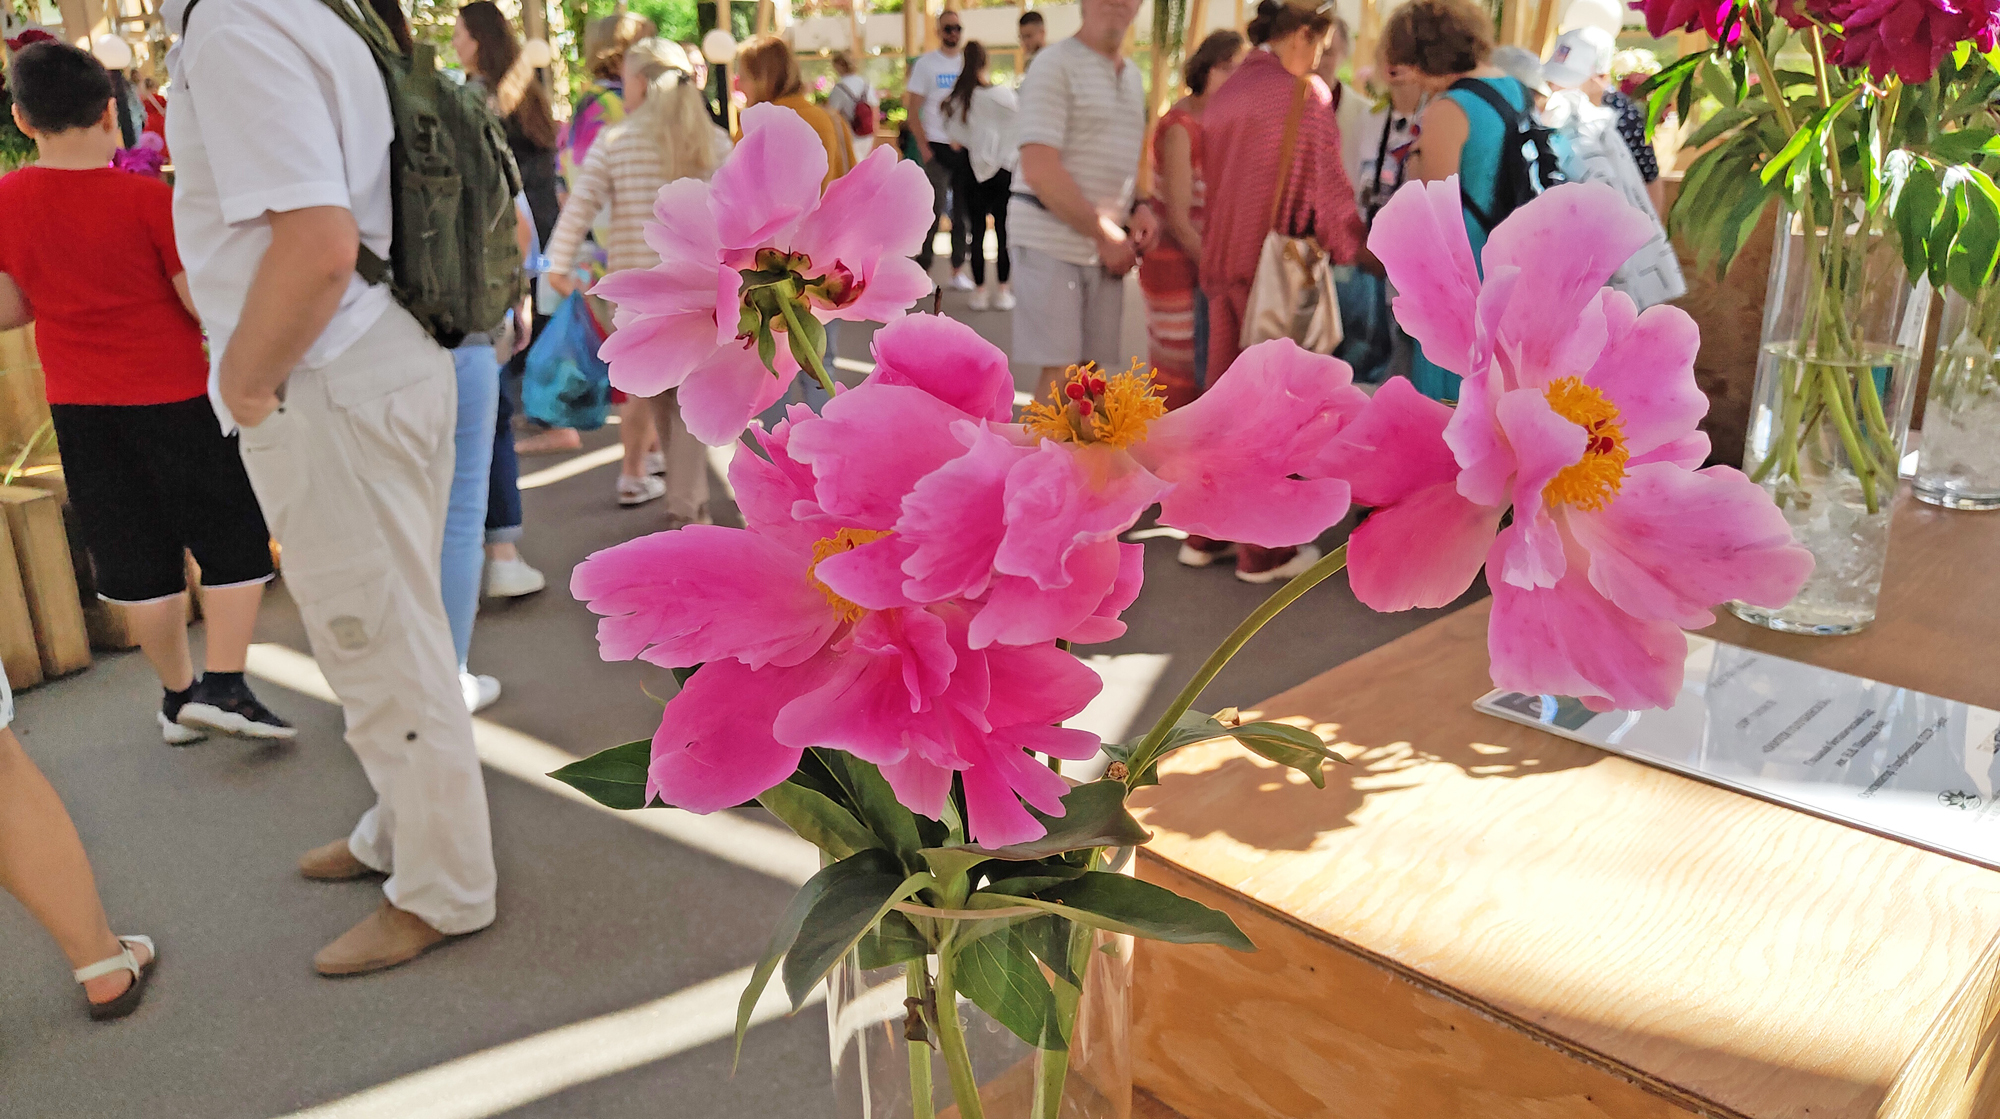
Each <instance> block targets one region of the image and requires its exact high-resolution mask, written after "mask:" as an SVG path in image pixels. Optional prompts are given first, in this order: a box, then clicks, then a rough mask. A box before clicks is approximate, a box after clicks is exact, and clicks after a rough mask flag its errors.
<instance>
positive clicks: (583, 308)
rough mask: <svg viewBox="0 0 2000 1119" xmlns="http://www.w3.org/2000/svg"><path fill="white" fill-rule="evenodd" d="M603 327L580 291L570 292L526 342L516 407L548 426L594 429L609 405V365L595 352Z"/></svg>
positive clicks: (601, 339)
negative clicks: (535, 335) (529, 343)
mask: <svg viewBox="0 0 2000 1119" xmlns="http://www.w3.org/2000/svg"><path fill="white" fill-rule="evenodd" d="M603 344H604V332H603V331H601V330H599V329H598V328H597V321H596V320H595V319H593V318H592V317H591V315H590V307H589V305H587V304H586V303H585V302H584V298H583V293H582V292H580V291H573V292H571V293H570V294H569V296H568V297H567V298H565V299H564V300H563V301H562V303H561V304H560V305H558V306H557V307H556V310H555V314H553V315H550V316H549V322H548V325H547V326H545V327H543V328H542V333H541V336H540V337H538V338H536V339H535V342H534V345H532V346H529V347H528V364H527V369H526V370H525V372H524V373H523V375H522V379H521V410H522V411H523V412H525V413H527V415H528V418H529V419H532V420H535V421H537V422H539V423H544V424H547V425H549V426H550V427H573V428H575V429H577V430H578V431H596V430H597V429H598V428H600V427H603V426H604V417H605V415H606V413H607V412H608V411H609V410H610V407H611V367H610V366H609V365H606V364H605V363H604V360H603V359H602V358H600V357H598V356H597V348H598V347H599V346H601V345H603Z"/></svg>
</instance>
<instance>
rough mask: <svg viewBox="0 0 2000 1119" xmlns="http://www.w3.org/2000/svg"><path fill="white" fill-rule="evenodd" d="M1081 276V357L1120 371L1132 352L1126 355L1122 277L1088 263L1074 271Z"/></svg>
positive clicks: (1101, 367)
mask: <svg viewBox="0 0 2000 1119" xmlns="http://www.w3.org/2000/svg"><path fill="white" fill-rule="evenodd" d="M1078 271H1079V272H1080V273H1081V275H1082V283H1081V284H1080V285H1079V291H1080V293H1081V295H1082V299H1083V306H1082V334H1083V339H1082V340H1083V357H1084V360H1086V361H1094V362H1096V363H1097V368H1098V369H1099V370H1100V371H1101V372H1104V373H1107V374H1109V373H1123V372H1124V371H1125V370H1126V369H1127V368H1128V367H1129V366H1130V365H1131V364H1132V359H1133V358H1134V357H1137V356H1138V355H1136V354H1127V353H1126V352H1125V348H1124V345H1123V335H1124V332H1125V278H1124V277H1123V276H1113V275H1112V274H1111V273H1109V272H1107V271H1105V270H1104V269H1103V268H1100V267H1096V266H1092V267H1089V268H1083V269H1079V270H1078Z"/></svg>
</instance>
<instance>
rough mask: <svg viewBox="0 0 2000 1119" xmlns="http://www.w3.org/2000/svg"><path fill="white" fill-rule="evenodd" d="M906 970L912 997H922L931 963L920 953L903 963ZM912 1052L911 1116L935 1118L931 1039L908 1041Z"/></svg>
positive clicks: (905, 1043)
mask: <svg viewBox="0 0 2000 1119" xmlns="http://www.w3.org/2000/svg"><path fill="white" fill-rule="evenodd" d="M903 972H904V974H905V975H906V976H908V977H909V983H908V986H907V988H906V989H907V990H908V991H909V992H910V997H911V998H913V999H917V1000H920V1002H919V1005H921V1000H922V999H923V997H924V987H925V986H926V985H927V982H928V980H929V979H930V965H929V964H928V963H926V962H925V958H924V957H922V956H918V957H917V958H916V959H914V960H911V961H910V962H909V963H908V964H906V965H904V968H903ZM903 1044H904V1045H905V1046H906V1047H907V1048H908V1049H909V1053H910V1101H911V1102H910V1116H911V1119H933V1117H934V1116H935V1115H936V1114H937V1105H936V1104H935V1103H933V1102H932V1101H931V1047H930V1044H929V1043H928V1042H922V1041H905V1042H904V1043H903Z"/></svg>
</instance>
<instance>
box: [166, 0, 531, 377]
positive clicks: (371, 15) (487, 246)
mask: <svg viewBox="0 0 2000 1119" xmlns="http://www.w3.org/2000/svg"><path fill="white" fill-rule="evenodd" d="M196 2H197V3H198V2H199V0H196ZM321 2H322V3H324V4H325V5H326V6H327V7H328V8H330V9H332V10H333V12H334V14H336V15H338V16H339V17H340V18H341V20H342V21H343V22H345V23H346V24H347V25H348V26H349V27H352V28H353V29H354V31H355V34H357V35H360V36H361V41H362V42H364V43H367V44H368V52H369V53H370V54H372V55H374V56H375V65H376V66H377V67H378V68H380V69H381V71H382V80H383V83H384V84H385V85H386V86H387V87H388V93H389V113H390V116H391V117H392V118H393V119H394V120H395V124H396V139H395V142H394V143H392V144H391V145H390V147H389V192H390V196H391V198H392V199H394V201H393V202H392V203H391V205H392V207H393V210H394V226H393V230H394V232H393V234H392V236H391V238H390V242H389V259H388V260H387V261H385V260H383V259H382V258H381V257H379V256H376V255H375V253H374V252H373V251H371V250H370V249H369V248H368V246H366V245H363V246H361V252H360V255H359V257H358V258H357V259H356V260H355V263H354V270H355V271H356V272H358V273H360V275H361V278H362V279H364V280H366V281H368V282H369V283H371V284H379V283H388V284H390V285H391V289H392V290H393V291H394V292H395V296H396V302H398V303H400V304H402V305H403V306H404V307H405V308H407V309H408V310H409V312H410V314H412V315H414V316H416V319H417V321H418V322H420V323H422V324H424V328H425V329H426V330H428V331H430V333H431V336H432V337H433V338H436V339H437V340H438V342H439V343H440V344H442V345H444V346H446V347H451V346H456V345H458V344H459V342H460V341H462V340H463V339H464V338H465V336H466V335H468V334H478V333H481V332H485V331H493V330H497V329H498V328H499V326H500V324H501V322H502V320H504V319H505V318H506V315H507V309H508V308H509V307H512V306H513V305H514V304H515V303H516V302H517V301H518V300H519V299H520V297H521V293H522V291H523V290H524V289H523V286H522V283H523V281H522V272H521V265H522V260H521V246H520V242H518V241H516V240H515V235H514V230H515V223H516V222H517V221H518V220H519V218H518V217H517V215H516V212H515V209H514V196H515V195H517V194H519V193H520V192H521V172H520V170H519V169H518V168H516V167H515V166H514V157H513V155H512V153H511V152H509V151H508V148H507V134H506V133H505V132H504V131H503V130H502V129H501V126H500V120H499V118H498V117H496V116H494V114H493V110H492V109H490V108H489V107H488V106H487V104H486V97H485V95H484V94H483V93H481V92H480V91H478V90H476V89H473V88H471V87H468V86H463V85H459V84H458V83H456V82H451V81H448V80H446V79H445V78H444V76H443V75H442V74H440V73H439V72H438V66H437V51H436V48H434V47H432V46H430V45H429V44H428V43H418V44H417V45H416V50H415V51H413V52H412V53H411V54H407V55H406V54H404V53H403V51H402V49H401V48H400V47H398V46H397V45H396V39H395V36H394V35H392V34H391V33H390V31H389V28H388V26H387V25H385V24H384V23H383V22H382V17H380V16H378V15H376V14H375V12H374V10H373V9H372V8H370V7H369V6H368V5H367V4H366V3H365V2H363V3H359V4H358V5H350V4H349V3H348V0H321ZM357 6H358V7H359V9H360V10H359V11H356V10H355V9H356V7H357ZM194 8H195V4H192V3H191V4H189V5H188V7H187V13H186V15H185V16H183V17H182V28H183V34H185V29H186V27H187V21H188V20H190V19H192V17H193V16H194Z"/></svg>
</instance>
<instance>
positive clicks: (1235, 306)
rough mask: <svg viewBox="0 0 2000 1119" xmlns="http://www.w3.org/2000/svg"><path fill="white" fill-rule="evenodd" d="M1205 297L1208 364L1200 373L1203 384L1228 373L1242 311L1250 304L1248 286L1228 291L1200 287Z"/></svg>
mask: <svg viewBox="0 0 2000 1119" xmlns="http://www.w3.org/2000/svg"><path fill="white" fill-rule="evenodd" d="M1202 292H1203V294H1205V295H1207V296H1208V365H1207V368H1205V369H1204V370H1203V371H1202V372H1203V376H1204V377H1205V378H1206V382H1205V383H1206V384H1211V385H1212V384H1214V383H1215V381H1216V379H1217V378H1219V377H1221V376H1222V375H1223V374H1224V373H1227V372H1228V371H1229V366H1230V364H1231V363H1233V362H1234V361H1235V360H1236V354H1237V349H1236V340H1237V338H1238V337H1239V336H1240V335H1241V334H1242V333H1243V312H1244V309H1245V308H1246V307H1247V306H1248V305H1249V302H1250V285H1249V284H1247V283H1245V284H1231V285H1229V286H1228V287H1227V288H1221V287H1210V286H1208V285H1207V284H1206V283H1204V284H1203V286H1202Z"/></svg>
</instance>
